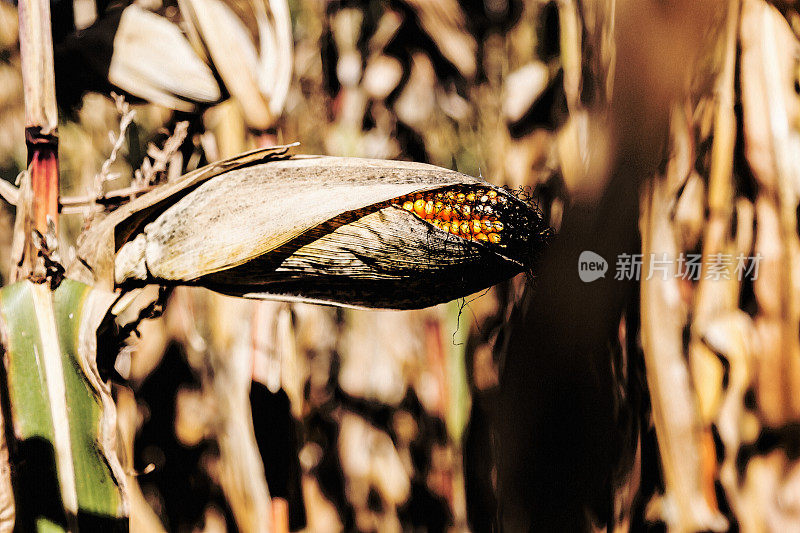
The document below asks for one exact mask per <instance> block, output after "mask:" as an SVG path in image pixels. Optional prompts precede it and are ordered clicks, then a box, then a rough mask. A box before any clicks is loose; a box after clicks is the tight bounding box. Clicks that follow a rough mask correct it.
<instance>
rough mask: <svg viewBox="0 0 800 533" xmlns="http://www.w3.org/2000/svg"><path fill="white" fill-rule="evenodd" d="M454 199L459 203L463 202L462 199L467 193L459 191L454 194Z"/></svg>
mask: <svg viewBox="0 0 800 533" xmlns="http://www.w3.org/2000/svg"><path fill="white" fill-rule="evenodd" d="M456 199H457V200H458V202H459V203H464V200H466V199H467V195H465V194H464V193H463V192H460V193H458V194H457V195H456Z"/></svg>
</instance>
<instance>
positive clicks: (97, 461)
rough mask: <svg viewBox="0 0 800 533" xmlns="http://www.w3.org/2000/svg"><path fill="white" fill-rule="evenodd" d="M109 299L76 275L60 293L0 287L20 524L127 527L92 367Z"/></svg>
mask: <svg viewBox="0 0 800 533" xmlns="http://www.w3.org/2000/svg"><path fill="white" fill-rule="evenodd" d="M113 300H114V296H113V295H109V294H105V293H102V292H100V291H96V290H93V289H92V288H91V287H90V286H88V285H84V284H82V283H79V282H75V281H71V280H64V281H63V282H62V283H61V284H60V285H59V287H58V288H57V289H56V290H55V291H51V290H50V288H49V286H48V285H47V284H36V283H32V282H30V281H22V282H18V283H15V284H13V285H10V286H8V287H5V288H4V289H2V290H0V320H1V322H2V325H3V329H4V331H5V341H6V342H5V347H4V348H5V361H6V368H5V370H6V390H5V391H4V396H5V397H4V402H3V403H4V410H5V412H4V417H5V418H6V420H7V426H8V425H10V428H11V429H12V431H11V432H10V433H11V434H10V435H8V438H9V447H10V450H11V462H12V472H13V480H12V481H13V484H14V492H15V500H16V506H17V528H18V529H21V530H25V531H28V530H34V529H35V530H37V531H59V530H70V531H78V530H79V529H80V528H81V527H83V528H84V529H85V530H97V529H103V530H120V529H122V530H124V529H126V527H127V521H126V520H125V518H124V517H125V515H126V505H125V502H124V498H123V495H122V494H123V493H122V489H121V487H120V483H121V482H122V481H121V480H122V476H121V468H119V463H118V461H117V459H116V455H115V454H114V452H113V450H112V448H111V446H109V442H110V439H109V435H110V434H109V431H113V426H111V425H110V424H109V411H108V409H109V408H110V405H109V402H108V401H104V394H106V395H107V392H108V391H107V390H101V389H103V387H104V384H103V383H102V382H101V381H100V380H99V376H98V375H97V371H96V367H95V366H94V354H95V347H96V332H97V327H98V325H99V322H100V320H101V319H102V317H103V315H104V314H105V311H106V310H107V309H108V307H109V306H110V305H111V303H112V302H113ZM111 417H112V418H113V414H111ZM9 422H10V424H9Z"/></svg>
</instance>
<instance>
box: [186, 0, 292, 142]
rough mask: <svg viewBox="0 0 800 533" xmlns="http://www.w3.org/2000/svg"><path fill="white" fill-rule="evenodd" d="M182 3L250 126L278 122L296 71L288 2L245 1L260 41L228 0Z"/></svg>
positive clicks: (202, 47) (194, 32) (192, 33)
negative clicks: (294, 68)
mask: <svg viewBox="0 0 800 533" xmlns="http://www.w3.org/2000/svg"><path fill="white" fill-rule="evenodd" d="M179 5H180V8H181V13H182V15H183V16H184V18H185V19H186V22H187V26H188V27H189V34H190V36H191V37H193V38H194V40H195V46H196V47H199V48H200V50H199V51H200V52H201V53H207V55H208V57H209V58H210V60H211V62H212V64H213V65H214V69H215V70H216V71H217V73H218V74H219V76H220V78H221V79H222V81H223V83H224V84H225V89H226V90H227V91H228V92H229V93H230V94H231V95H232V96H233V97H234V98H236V100H237V101H238V102H239V105H240V106H241V107H242V111H243V113H244V117H245V120H246V121H247V123H248V126H250V127H251V128H256V129H261V130H263V129H267V128H269V127H271V126H273V125H274V124H273V123H274V121H275V118H276V117H278V116H279V115H280V112H281V110H282V109H283V104H284V102H285V100H286V95H287V93H288V90H289V82H290V81H291V74H292V34H291V19H290V16H289V8H288V6H287V5H286V3H285V0H274V1H272V2H267V1H265V0H253V1H252V2H242V3H241V4H240V5H239V7H240V8H243V9H246V10H247V11H249V12H250V18H252V19H253V20H254V21H255V25H256V27H257V39H256V36H255V35H253V34H251V31H250V30H249V29H248V27H247V26H246V25H245V20H243V19H242V18H241V17H240V16H239V15H237V13H236V12H235V11H234V9H233V8H232V6H229V5H228V4H227V3H226V2H224V1H222V0H181V1H180V2H179ZM267 8H269V12H268V9H267Z"/></svg>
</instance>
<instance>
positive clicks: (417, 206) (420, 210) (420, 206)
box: [414, 198, 425, 218]
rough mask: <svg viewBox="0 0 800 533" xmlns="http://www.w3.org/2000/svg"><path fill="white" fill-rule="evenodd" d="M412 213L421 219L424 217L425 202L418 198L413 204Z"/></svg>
mask: <svg viewBox="0 0 800 533" xmlns="http://www.w3.org/2000/svg"><path fill="white" fill-rule="evenodd" d="M414 212H415V213H416V214H417V215H418V216H419V217H421V218H424V217H425V200H423V199H422V198H420V199H419V200H417V201H416V202H414Z"/></svg>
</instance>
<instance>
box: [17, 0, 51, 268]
mask: <svg viewBox="0 0 800 533" xmlns="http://www.w3.org/2000/svg"><path fill="white" fill-rule="evenodd" d="M19 41H20V51H21V56H22V83H23V90H24V94H25V141H26V144H27V147H28V175H29V179H30V188H31V190H32V203H31V205H22V206H19V205H18V206H17V207H18V208H20V211H18V220H17V225H16V227H15V235H14V240H15V244H14V247H13V250H14V251H15V252H16V253H15V254H14V255H13V256H12V260H13V265H12V272H11V279H12V280H19V279H22V278H24V277H26V276H28V275H29V274H30V273H31V272H32V271H33V269H34V258H35V257H36V253H35V251H34V249H33V243H32V242H31V231H32V230H33V229H37V230H38V231H39V232H41V233H42V234H44V233H46V232H47V219H48V217H49V218H51V219H52V220H53V221H54V222H56V221H57V219H58V131H57V128H58V112H57V108H56V97H55V93H56V91H55V75H54V71H53V42H52V34H51V33H50V4H49V3H48V2H47V0H23V1H20V3H19ZM25 186H26V185H25V183H23V187H25ZM26 196H27V195H23V196H22V198H23V199H25V198H26ZM20 218H21V220H19V219H20Z"/></svg>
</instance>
